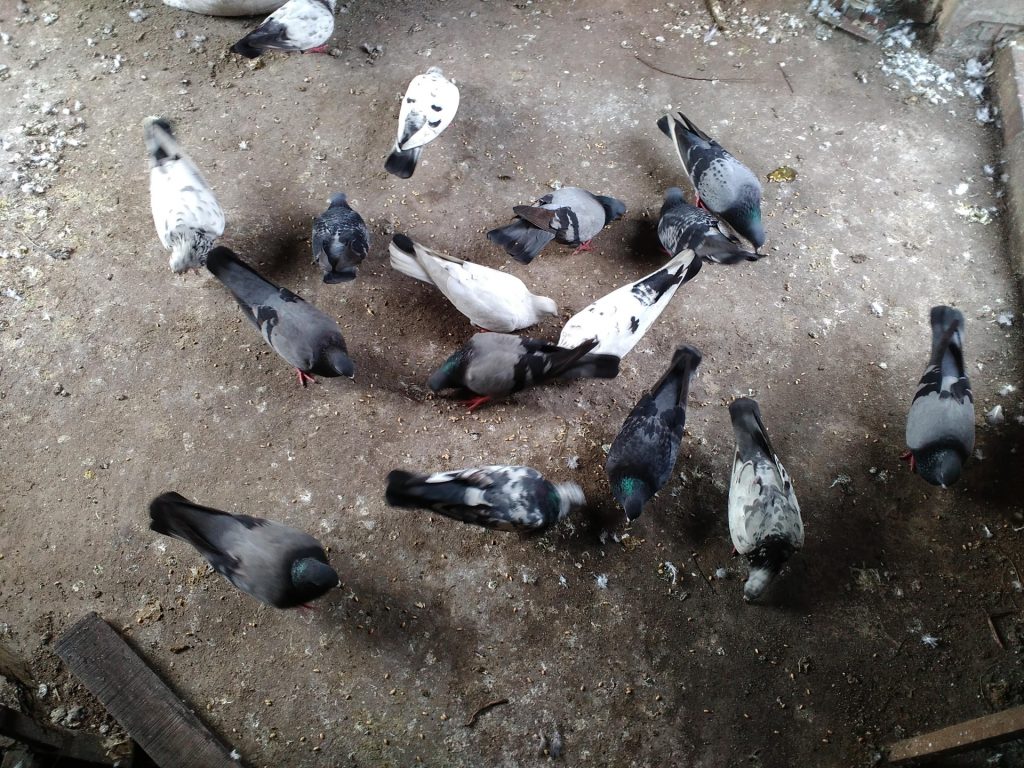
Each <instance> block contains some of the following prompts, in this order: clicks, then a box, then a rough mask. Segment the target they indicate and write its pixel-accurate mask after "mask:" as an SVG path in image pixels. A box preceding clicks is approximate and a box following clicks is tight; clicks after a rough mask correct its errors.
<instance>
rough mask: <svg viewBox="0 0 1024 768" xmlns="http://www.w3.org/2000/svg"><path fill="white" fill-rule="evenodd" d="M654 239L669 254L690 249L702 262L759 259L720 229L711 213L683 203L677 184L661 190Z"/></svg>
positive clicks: (729, 234)
mask: <svg viewBox="0 0 1024 768" xmlns="http://www.w3.org/2000/svg"><path fill="white" fill-rule="evenodd" d="M658 239H659V240H661V245H662V247H663V248H664V249H665V250H666V251H667V252H668V255H669V256H675V255H676V254H677V253H679V252H680V251H682V250H686V249H690V250H692V251H695V252H696V253H697V255H698V256H700V257H701V258H702V259H704V261H713V262H715V263H716V264H736V263H737V262H740V261H743V260H744V259H746V260H748V261H757V260H758V259H759V258H760V255H759V254H757V253H753V252H751V251H748V250H747V249H746V248H744V247H743V246H742V245H740V242H739V240H738V239H737V238H736V237H734V236H733V235H732V234H731V233H729V232H726V231H725V230H724V229H722V227H721V225H720V224H719V221H718V219H716V218H715V217H714V216H713V215H712V214H710V213H708V212H707V211H706V210H704V209H702V208H697V207H696V206H693V205H690V204H689V203H688V202H686V199H685V198H684V197H683V190H681V189H680V188H679V187H672V188H671V189H669V190H668V191H667V192H665V202H664V204H662V206H661V217H660V218H659V219H658Z"/></svg>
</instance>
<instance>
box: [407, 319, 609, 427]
mask: <svg viewBox="0 0 1024 768" xmlns="http://www.w3.org/2000/svg"><path fill="white" fill-rule="evenodd" d="M596 344H597V342H596V341H595V340H594V339H590V340H587V341H583V342H582V343H580V344H577V345H576V346H575V347H574V348H572V349H565V348H563V347H558V346H555V345H554V344H551V343H550V342H547V341H537V340H536V339H523V338H520V337H519V336H513V335H511V334H507V333H478V334H476V335H474V336H473V338H471V339H470V340H469V341H468V342H467V343H466V344H465V345H464V346H463V347H462V349H460V350H459V351H458V352H456V353H455V354H454V355H452V356H451V357H449V358H448V359H447V360H446V361H445V363H444V365H442V366H441V367H440V368H438V369H437V370H436V371H434V373H433V375H432V376H431V377H430V379H429V380H428V381H427V386H429V387H430V389H431V391H433V392H440V391H441V390H442V389H460V388H461V389H464V390H469V391H470V392H472V393H474V394H475V395H476V397H474V398H472V399H470V401H469V403H468V406H469V410H470V411H474V410H476V409H477V408H479V407H480V406H481V405H483V404H484V403H486V402H488V401H489V400H491V398H494V397H503V396H505V395H510V394H512V393H513V392H519V391H520V390H522V389H526V388H527V387H532V386H536V385H538V384H543V383H544V382H546V381H550V380H551V379H586V378H596V379H613V378H615V377H616V376H618V374H619V358H617V357H615V356H614V355H592V354H589V352H590V350H592V349H593V348H594V346H595V345H596Z"/></svg>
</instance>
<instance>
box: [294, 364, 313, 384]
mask: <svg viewBox="0 0 1024 768" xmlns="http://www.w3.org/2000/svg"><path fill="white" fill-rule="evenodd" d="M295 372H296V373H297V374H298V375H299V384H301V385H302V388H303V389H305V388H306V382H307V381H308V382H310V383H312V384H316V379H314V378H313V377H312V376H310V375H309V374H308V373H306V372H305V371H300V370H299V369H298V368H296V369H295Z"/></svg>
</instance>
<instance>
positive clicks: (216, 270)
mask: <svg viewBox="0 0 1024 768" xmlns="http://www.w3.org/2000/svg"><path fill="white" fill-rule="evenodd" d="M206 268H207V269H209V270H210V272H212V273H213V276H214V277H216V278H217V279H218V280H220V281H221V282H222V283H223V284H224V287H225V288H227V289H228V290H229V291H231V293H232V295H234V297H235V301H237V302H238V306H240V307H241V308H242V312H243V313H244V314H245V316H246V317H247V318H249V320H250V321H252V324H253V325H255V326H256V327H257V328H258V329H259V331H260V333H262V334H263V338H264V340H265V341H266V342H267V343H268V344H269V345H270V346H271V348H272V349H273V350H274V351H275V352H277V354H279V355H280V356H281V357H283V358H284V359H285V360H287V361H288V363H289V364H290V365H292V366H294V367H295V370H296V371H297V372H298V376H299V383H300V384H302V386H306V382H307V381H314V379H313V375H314V374H315V375H317V376H328V377H331V376H347V377H349V378H350V379H351V378H354V377H355V373H356V369H355V366H354V365H353V364H352V360H351V359H350V358H349V356H348V348H347V347H346V346H345V339H344V338H342V335H341V329H340V328H339V327H338V323H337V322H336V321H335V320H334V318H333V317H330V316H328V315H327V314H325V313H324V312H321V311H320V310H319V309H317V308H316V307H314V306H313V305H312V304H310V303H309V302H307V301H305V300H304V299H303V298H302V297H301V296H297V295H296V294H294V293H292V292H291V291H289V290H288V289H287V288H281V287H279V286H277V285H274V283H272V282H270V281H269V280H267V279H266V278H265V277H263V276H262V275H261V274H260V273H259V272H257V271H256V270H255V269H253V268H252V267H250V266H249V265H248V264H245V263H243V262H242V261H241V260H240V259H239V258H238V256H236V255H235V253H234V252H233V251H232V250H230V249H229V248H225V247H223V246H218V247H216V248H214V249H213V250H212V251H210V255H209V257H208V258H207V260H206Z"/></svg>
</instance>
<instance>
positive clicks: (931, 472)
mask: <svg viewBox="0 0 1024 768" xmlns="http://www.w3.org/2000/svg"><path fill="white" fill-rule="evenodd" d="M914 464H915V468H916V469H917V474H919V475H920V476H921V477H923V478H924V479H925V480H927V481H928V482H929V483H931V484H932V485H939V486H942V487H943V488H948V487H949V486H951V485H953V484H954V483H955V482H956V481H957V480H959V479H960V473H961V472H962V471H963V465H964V457H963V454H962V453H961V452H960V451H958V450H957V449H956V448H955V447H953V446H950V445H937V446H934V447H933V446H929V447H927V448H923V449H920V450H917V451H914Z"/></svg>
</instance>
